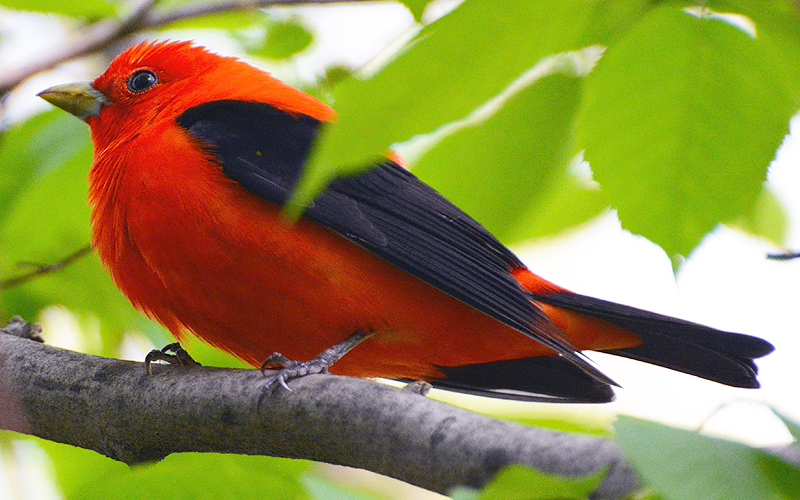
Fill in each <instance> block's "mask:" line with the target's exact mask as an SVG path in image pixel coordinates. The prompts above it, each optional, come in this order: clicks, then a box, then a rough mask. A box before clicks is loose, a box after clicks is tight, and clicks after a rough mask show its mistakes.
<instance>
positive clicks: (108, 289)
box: [0, 0, 800, 500]
mask: <svg viewBox="0 0 800 500" xmlns="http://www.w3.org/2000/svg"><path fill="white" fill-rule="evenodd" d="M256 3H257V2H242V3H236V2H233V3H230V4H226V3H223V2H216V3H205V2H197V1H190V0H162V1H149V2H143V3H142V2H139V3H136V4H131V3H129V2H123V1H114V0H71V1H69V2H64V1H61V0H0V6H1V7H2V9H4V10H0V16H3V15H8V14H9V13H10V12H13V11H30V12H37V13H40V15H41V16H47V17H48V18H49V19H50V20H51V21H52V19H53V18H57V19H59V20H60V21H61V22H62V23H63V25H64V26H66V29H68V30H69V31H70V33H72V36H73V38H74V39H75V40H78V42H77V43H76V45H80V40H81V36H82V33H84V32H86V30H92V29H97V28H98V27H100V26H103V25H104V24H103V23H105V25H108V26H112V27H114V26H116V28H115V29H111V30H110V31H108V35H107V36H106V38H105V39H103V40H102V42H101V43H98V44H96V45H97V46H96V47H90V48H87V49H86V50H84V51H82V52H80V51H78V52H76V54H78V55H86V56H90V60H91V61H93V62H92V63H91V64H92V67H94V68H97V69H98V72H99V71H102V68H103V67H104V64H106V63H107V62H108V61H109V60H110V58H111V57H113V56H114V55H115V54H116V53H117V52H118V51H120V50H122V49H124V48H126V47H127V46H129V45H130V44H132V43H134V42H135V41H138V40H141V39H145V38H150V39H153V38H159V37H164V36H166V34H171V33H175V32H176V30H198V31H197V33H200V35H198V36H197V37H196V38H197V39H198V40H201V41H202V40H203V38H204V37H212V38H213V37H220V36H221V37H225V38H226V39H227V40H230V41H232V42H233V43H236V44H238V46H239V47H240V51H241V52H240V53H241V54H242V55H246V58H247V59H248V60H250V61H254V62H256V63H258V62H259V61H261V62H262V63H264V64H267V65H268V64H270V63H279V64H281V65H282V67H284V68H286V67H287V66H288V67H290V66H291V65H292V64H293V61H295V60H296V58H297V57H298V55H302V54H303V53H304V52H305V51H308V50H309V47H313V46H314V44H315V33H314V32H313V30H312V29H310V28H309V27H308V26H307V25H306V24H305V23H304V21H303V18H302V17H301V16H286V15H284V14H281V15H277V14H276V12H277V11H276V10H274V9H263V10H258V9H256V8H255V7H254V5H255V4H256ZM268 3H269V2H264V6H266V5H267V4H268ZM402 4H403V5H405V7H407V9H408V11H409V12H411V14H412V15H413V19H414V21H413V23H412V24H410V25H409V27H408V29H407V30H406V32H405V33H404V34H403V35H402V36H401V37H399V38H398V39H396V40H395V41H394V43H393V44H392V45H391V47H388V48H386V49H384V50H383V51H382V52H381V53H380V55H379V56H377V57H376V58H375V59H373V60H372V61H371V62H370V64H368V65H367V66H365V67H363V68H352V67H346V66H332V67H329V68H327V71H326V72H325V73H324V74H322V75H320V76H319V77H317V78H316V79H310V80H309V79H306V80H302V79H298V81H292V82H291V83H292V84H295V85H302V86H303V87H304V88H305V90H307V91H308V92H310V93H312V94H314V95H317V96H319V97H320V98H322V99H324V100H326V101H327V102H329V103H331V104H332V105H333V106H334V107H335V108H336V110H337V112H338V120H337V123H336V125H335V126H332V127H329V128H328V129H327V130H326V131H325V133H324V134H323V136H322V138H321V141H320V143H319V145H318V147H317V148H316V149H315V151H314V152H313V155H312V158H311V162H310V165H311V168H310V169H309V170H308V172H307V174H308V175H307V176H306V177H305V178H304V182H303V183H302V185H301V188H300V189H299V190H298V192H297V193H296V196H295V201H296V202H297V205H296V206H302V203H303V202H305V201H307V200H308V199H310V198H311V197H313V195H314V194H315V193H316V192H318V190H319V189H321V187H323V186H324V184H325V182H326V181H327V180H329V179H330V178H332V177H333V176H336V175H346V174H347V173H348V172H351V171H356V170H358V169H359V168H363V167H364V166H365V165H368V164H369V163H370V162H371V161H372V160H373V159H374V158H375V157H377V156H378V155H380V154H382V153H383V152H385V151H386V150H387V149H388V148H389V147H393V148H395V149H396V150H398V151H399V152H401V153H402V154H403V155H404V156H405V157H406V158H407V159H408V160H409V164H410V167H411V168H412V169H413V171H414V172H415V173H416V174H417V175H418V176H420V177H421V178H422V179H423V180H424V181H426V182H428V183H429V184H431V185H432V186H434V187H435V188H436V189H437V190H439V191H440V192H442V193H443V194H444V195H446V196H447V197H448V198H450V199H451V200H452V201H453V202H454V203H456V204H457V205H458V206H460V207H461V208H463V209H465V210H466V211H467V212H468V213H470V214H471V215H472V216H474V217H475V218H476V219H477V220H478V221H480V222H481V223H482V224H484V225H485V226H486V227H487V228H489V229H490V230H491V231H492V232H494V233H495V234H496V235H497V236H498V237H499V238H500V239H501V240H503V241H504V242H506V243H508V244H512V243H519V242H521V241H525V240H528V239H530V238H534V237H540V236H545V235H551V234H555V233H558V232H561V231H564V230H566V229H569V228H572V227H576V226H578V225H580V224H582V223H584V222H586V221H588V220H590V219H592V218H594V217H596V216H597V215H598V214H601V213H603V212H605V211H607V210H609V209H615V210H616V211H617V214H618V216H619V219H620V221H621V223H622V226H623V228H626V229H629V230H630V231H632V232H635V233H637V234H641V235H643V236H645V237H647V238H648V239H650V240H651V241H653V242H655V243H656V244H658V245H660V246H661V247H662V248H663V249H664V250H665V251H666V252H667V254H668V255H670V256H671V257H673V259H674V260H673V262H675V263H676V264H675V265H676V267H677V266H678V265H679V263H680V262H681V257H682V256H686V255H688V254H689V253H690V252H691V251H692V249H693V248H695V247H696V246H697V245H698V243H699V242H700V240H701V239H702V238H703V237H704V236H705V235H706V234H707V233H708V232H709V231H711V230H712V229H714V228H715V227H716V226H717V225H719V224H727V225H731V226H735V227H739V228H741V229H742V230H744V231H747V232H750V233H752V234H754V235H757V236H759V237H762V238H765V239H767V240H769V241H772V242H775V243H777V244H780V243H781V242H782V241H783V238H784V236H785V233H786V224H787V221H786V215H785V212H784V210H783V208H782V206H781V204H780V201H779V200H778V199H777V198H776V197H775V195H774V194H772V192H771V191H770V189H769V188H768V187H767V186H766V185H765V179H766V172H767V167H768V165H769V163H770V161H771V160H772V159H773V157H774V155H775V151H776V149H777V148H778V146H779V145H780V144H781V142H782V140H783V138H784V136H785V135H786V134H787V133H788V122H789V119H790V117H791V116H792V115H793V114H794V113H795V112H796V111H797V109H798V107H799V106H798V104H799V103H800V78H798V75H800V57H798V56H800V13H799V11H798V5H797V4H796V3H795V2H793V1H790V0H731V1H708V2H702V3H701V4H692V3H691V2H687V1H682V2H681V1H648V0H619V1H600V0H594V1H593V0H564V1H555V0H493V1H491V2H489V1H480V0H466V1H464V2H463V3H458V2H443V1H441V0H437V2H435V5H430V6H429V5H428V4H429V2H428V1H426V0H406V1H404V2H402ZM434 7H435V8H434ZM134 14H135V15H134ZM201 14H203V15H201ZM122 26H124V28H121V27H122ZM211 32H213V33H214V34H213V36H212V35H210V34H209V33H211ZM0 36H2V33H0ZM87 36H88V35H87ZM187 36H188V35H187ZM0 43H2V39H0ZM87 47H88V45H87ZM379 49H380V48H379V47H378V48H375V52H376V53H378V52H379ZM2 64H3V65H5V63H2ZM52 65H53V64H51V65H50V66H52ZM15 74H18V73H15V72H13V71H9V72H6V80H4V84H5V87H4V88H5V89H7V90H8V89H11V88H14V87H15V86H16V85H17V84H19V83H20V81H21V79H22V78H21V77H20V78H19V79H18V80H17V81H15V80H14V79H13V77H14V75H15ZM21 75H22V76H28V75H26V74H24V73H22V74H21ZM587 161H588V164H587V163H586V162H587ZM90 163H91V143H90V139H89V133H88V130H87V128H86V126H85V125H84V124H82V123H80V121H78V120H75V119H74V118H72V117H69V116H66V115H65V114H64V113H63V112H61V111H48V112H44V113H40V114H35V115H34V116H29V117H26V118H25V119H24V120H18V121H14V122H13V123H12V122H9V121H7V120H4V128H3V130H2V136H0V280H3V281H0V284H2V285H5V286H3V288H2V289H0V317H2V318H3V319H4V320H7V319H8V318H9V317H10V316H11V315H14V314H20V315H22V316H24V317H25V318H26V319H28V320H34V319H37V318H38V319H40V320H41V321H43V322H45V323H46V322H47V321H54V320H53V318H59V317H62V318H63V317H67V318H68V319H69V320H70V321H72V322H73V323H74V324H75V330H76V331H78V332H80V334H79V335H78V337H79V338H78V339H77V340H76V339H75V338H73V339H71V340H70V339H66V340H64V339H62V342H61V343H62V344H66V345H71V346H73V347H75V348H78V349H81V350H83V351H87V352H92V353H96V354H101V355H107V356H120V355H123V354H124V353H126V352H129V353H130V352H132V353H134V354H133V357H136V355H137V354H136V353H141V352H146V350H147V349H148V348H149V346H153V345H155V346H161V345H164V344H166V343H168V342H169V341H170V337H169V335H168V334H167V333H166V332H164V331H163V330H162V329H161V328H160V327H158V326H156V325H154V324H153V323H151V322H149V321H148V320H146V319H145V318H143V317H142V316H141V315H140V314H138V313H137V312H136V311H135V310H133V308H132V307H131V306H130V304H129V303H128V302H127V300H126V299H125V298H124V297H123V296H122V295H121V294H120V293H119V292H118V291H117V290H116V288H115V287H114V285H113V283H112V282H111V280H110V279H109V277H108V275H107V273H106V272H105V270H104V269H102V266H101V265H100V263H99V261H98V259H97V258H96V256H95V255H89V256H86V257H83V258H80V259H78V260H77V261H76V262H74V263H71V264H69V265H68V266H65V267H64V268H63V269H61V270H59V271H58V272H53V273H45V274H43V275H41V276H39V277H37V278H35V279H30V280H26V281H24V283H22V284H18V285H14V286H11V283H10V282H8V281H6V280H7V279H8V278H11V277H13V276H16V275H20V274H25V273H27V272H30V271H32V270H36V269H38V268H40V266H42V265H45V264H51V263H54V262H59V260H60V259H63V258H64V257H65V256H66V255H69V254H71V253H72V252H74V251H76V250H78V249H80V248H82V247H84V246H85V245H87V243H88V241H89V232H90V226H89V209H88V206H87V204H86V201H85V200H86V174H87V172H88V168H89V165H90ZM589 165H590V167H589ZM45 334H46V336H47V338H48V340H50V339H52V338H53V337H58V335H59V333H58V331H47V330H46V331H45ZM56 343H59V342H56ZM126 349H127V350H126ZM189 350H190V351H191V352H192V353H193V355H194V356H195V357H197V358H198V359H199V360H200V361H201V362H203V363H205V364H213V365H227V366H242V365H241V363H240V362H238V361H237V360H235V359H232V358H230V357H228V356H226V355H225V354H223V353H220V352H218V351H216V350H213V349H210V348H208V347H206V346H203V345H201V344H199V343H193V344H192V345H190V346H189ZM526 423H529V424H533V425H544V426H548V427H553V428H556V429H559V430H566V431H570V432H591V433H598V432H600V433H602V434H608V435H615V436H617V439H618V442H619V444H620V445H621V446H623V448H624V449H625V450H626V451H627V453H629V456H630V457H631V460H632V461H633V463H634V464H635V465H636V467H637V468H638V470H639V471H640V472H641V474H642V475H643V477H644V479H645V482H646V484H647V485H648V486H650V487H652V488H655V489H648V490H645V491H643V492H641V493H640V494H639V496H638V498H645V497H646V498H665V499H672V498H675V499H684V498H686V499H689V498H691V499H695V500H700V499H705V498H709V499H710V498H726V499H736V498H742V499H745V498H746V499H752V498H761V499H767V498H770V499H772V498H774V499H788V498H800V493H798V492H800V486H799V485H800V479H799V478H798V477H799V476H798V474H799V473H798V471H797V470H796V469H792V468H791V467H789V466H787V465H786V464H785V463H783V462H781V461H780V460H777V459H773V458H770V457H768V456H767V455H765V454H764V453H763V452H761V451H759V450H757V449H753V448H750V447H747V446H744V445H738V444H735V443H730V442H725V441H721V440H718V439H712V438H708V437H705V436H701V435H699V434H697V433H688V432H685V431H677V430H675V429H670V428H667V427H664V426H660V425H657V424H653V423H649V422H641V421H636V420H633V419H623V420H621V421H620V422H619V423H618V424H617V427H616V428H615V429H613V430H612V429H611V428H609V426H608V425H607V423H603V424H598V423H596V422H595V423H593V422H575V421H564V420H553V419H549V418H540V419H533V420H531V419H527V420H526ZM787 425H788V426H789V427H790V429H791V430H793V435H794V437H795V438H797V436H798V432H797V427H796V426H794V425H793V424H792V423H791V422H788V421H787ZM20 440H23V441H25V440H26V438H23V437H21V436H17V435H11V434H8V433H6V434H0V450H2V454H1V455H0V457H2V463H3V465H4V466H5V468H6V471H7V473H6V476H7V477H8V478H9V479H8V484H7V485H6V486H7V489H8V491H1V490H0V497H3V498H30V496H28V493H26V492H28V491H29V489H28V486H26V485H25V484H23V483H24V481H23V480H22V479H21V478H23V477H26V476H24V475H19V474H17V473H16V472H15V471H16V470H17V469H15V467H16V466H18V465H19V464H20V463H21V462H20V460H22V458H20V457H22V456H23V455H24V453H21V452H20V450H21V449H24V447H23V448H21V447H20V442H21V441H20ZM39 446H40V447H41V449H43V450H44V452H45V453H46V457H47V459H46V460H45V462H46V463H49V464H51V466H52V478H53V480H54V481H55V482H54V487H53V490H52V491H51V492H50V493H49V495H50V496H47V494H45V496H43V497H42V498H53V497H54V498H59V497H60V498H66V499H79V498H80V499H91V498H104V499H117V498H118V499H123V498H141V497H143V496H153V497H159V498H174V499H182V498H187V499H188V498H192V499H198V498H216V499H219V498H243V497H253V496H261V497H269V498H276V499H284V498H285V499H306V498H308V499H343V498H355V499H379V498H423V492H420V491H418V490H416V491H414V492H413V493H409V492H407V491H405V490H399V489H397V488H398V487H396V485H394V486H389V487H369V488H368V487H366V486H364V485H363V484H362V485H360V486H358V485H357V486H354V485H353V483H352V481H349V480H345V479H342V477H341V475H342V474H341V472H332V469H325V468H320V467H317V466H315V465H313V464H310V463H307V462H304V461H298V460H281V459H273V458H268V457H238V456H220V455H198V454H185V455H177V456H170V457H168V458H167V459H166V460H164V461H162V462H160V463H158V464H152V465H145V466H137V467H134V468H128V467H126V466H124V465H122V464H119V463H115V462H112V461H110V460H108V459H106V458H104V457H102V456H99V455H97V454H94V453H92V452H88V451H85V450H79V449H75V448H71V447H67V446H63V445H58V444H54V443H46V442H41V443H39ZM669 446H672V447H676V450H674V451H673V452H672V453H666V452H665V449H666V448H667V447H669ZM687 449H690V450H692V454H693V456H695V457H699V458H700V459H702V460H700V459H698V460H692V461H688V462H686V461H683V460H682V459H681V457H685V456H686V455H685V453H686V450H687ZM681 450H683V451H681ZM720 453H722V455H720ZM15 464H16V465H15ZM48 467H49V466H48ZM45 471H50V469H48V468H47V467H45ZM692 471H693V472H694V473H695V476H696V477H693V476H691V475H689V473H690V472H692ZM46 475H47V474H45V476H46ZM732 477H737V478H745V479H746V480H744V479H742V480H741V481H739V482H735V483H731V478H732ZM598 479H599V478H580V479H579V480H576V481H563V480H561V481H560V480H557V479H555V478H542V477H541V475H537V474H536V473H534V472H533V471H528V470H524V469H523V468H513V470H509V471H507V472H505V473H504V474H502V475H500V476H498V478H497V480H496V481H495V482H494V483H493V484H492V485H490V486H488V487H487V488H486V489H485V490H484V491H483V492H476V491H471V490H464V489H461V490H459V491H456V492H453V498H457V499H467V498H469V499H478V498H485V499H495V498H497V499H500V498H503V499H510V498H525V499H532V498H584V497H585V496H586V494H587V492H588V491H591V488H592V486H593V485H594V484H596V481H597V480H598ZM15 482H19V483H18V484H14V483H15ZM392 484H393V483H392ZM687 484H691V485H695V486H697V487H695V488H689V487H687ZM732 485H735V487H734V486H732ZM357 490H358V491H357ZM387 491H388V492H392V491H394V492H395V493H387ZM398 491H401V493H397V492H398ZM720 491H723V492H725V493H724V494H723V495H720V494H719V492H720Z"/></svg>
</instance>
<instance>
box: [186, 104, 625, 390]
mask: <svg viewBox="0 0 800 500" xmlns="http://www.w3.org/2000/svg"><path fill="white" fill-rule="evenodd" d="M178 124H179V125H181V126H182V127H183V128H185V129H186V130H187V131H188V133H189V134H190V135H192V136H193V137H196V138H197V139H199V140H201V141H202V142H203V143H204V145H205V146H206V147H209V148H210V149H212V150H213V152H214V153H215V155H216V156H217V157H218V158H219V160H220V163H221V165H222V168H223V171H224V172H225V174H226V175H228V176H229V177H231V178H232V179H234V180H236V181H237V182H239V183H240V184H241V185H242V186H243V187H244V188H245V189H247V190H248V191H251V192H253V193H254V194H256V195H258V196H260V197H262V198H265V199H267V200H270V201H272V202H274V203H276V204H279V205H282V204H284V203H285V202H286V200H287V199H288V197H289V196H290V194H291V191H292V189H293V188H294V186H295V184H296V183H297V181H298V179H299V177H300V174H301V172H302V168H303V166H304V163H305V159H306V156H307V155H308V153H309V151H310V148H311V145H312V143H313V140H314V138H315V137H316V133H317V130H318V128H319V125H320V124H319V122H318V121H317V120H314V119H313V118H310V117H308V116H303V115H301V116H293V115H290V114H288V113H285V112H283V111H280V110H277V109H275V108H273V107H272V106H269V105H267V104H263V103H256V102H244V101H214V102H210V103H206V104H202V105H199V106H196V107H193V108H191V109H189V110H187V111H186V112H184V113H183V114H182V115H181V116H180V117H179V118H178ZM304 216H305V217H307V218H309V219H311V220H313V221H315V222H318V223H319V224H321V225H324V226H326V227H328V228H330V229H332V230H333V231H335V232H336V233H338V234H340V235H342V236H344V237H345V238H347V239H349V240H351V241H353V242H355V243H356V244H358V245H360V246H362V247H364V248H366V249H368V250H369V251H370V252H372V253H374V254H375V255H377V256H379V257H381V258H383V259H385V260H387V261H389V262H391V263H392V264H394V265H395V266H397V267H399V268H400V269H402V270H404V271H406V272H408V273H410V274H412V275H414V276H416V277H417V278H420V279H421V280H423V281H425V282H427V283H430V284H431V285H433V286H435V287H436V288H438V289H440V290H442V291H443V292H445V293H447V294H449V295H451V296H453V297H455V298H456V299H459V300H461V301H462V302H464V303H466V304H468V305H470V306H471V307H474V308H475V309H478V310H479V311H481V312H483V313H485V314H487V315H489V316H491V317H493V318H495V319H497V320H498V321H501V322H502V323H504V324H506V325H508V326H510V327H512V328H514V329H516V330H518V331H520V332H521V333H524V334H525V335H528V336H530V337H532V338H534V339H536V340H537V341H539V342H541V343H542V344H544V345H546V346H547V347H550V348H551V349H553V350H554V351H555V352H556V353H558V354H560V355H561V356H563V357H564V358H566V359H568V360H570V361H572V362H573V363H575V364H576V365H577V366H579V367H580V368H581V369H582V370H584V371H586V372H587V373H589V374H591V375H592V376H593V377H595V378H596V379H598V380H599V381H601V382H603V383H613V382H612V381H611V380H610V379H608V378H607V377H605V376H604V375H603V374H602V373H600V372H599V371H598V370H597V369H596V368H594V367H593V366H592V365H591V364H590V363H589V362H588V361H587V360H585V358H583V357H582V356H581V355H580V354H579V353H578V352H577V350H576V349H575V348H574V347H573V346H571V345H570V344H569V343H568V342H567V341H566V340H564V339H563V338H562V337H561V336H560V333H559V331H558V330H557V329H556V328H555V327H554V326H552V324H551V322H550V320H549V319H548V318H547V316H546V315H544V314H543V313H542V312H541V311H540V310H539V309H538V308H537V307H536V306H535V305H534V304H533V303H532V302H531V297H530V295H529V294H528V293H527V290H525V289H524V288H523V287H522V285H520V283H519V282H518V281H517V280H516V279H514V277H513V276H512V275H511V274H510V271H511V270H513V269H515V268H519V267H522V266H523V264H522V263H521V262H520V261H519V259H518V258H517V257H516V256H515V255H514V254H513V253H512V252H511V251H510V250H508V249H507V248H506V247H505V246H504V245H503V244H502V243H500V242H499V241H498V240H497V239H496V238H495V237H494V236H492V235H491V234H490V233H489V232H488V231H487V230H486V229H484V228H483V226H481V225H480V224H478V223H477V222H476V221H475V220H473V219H472V218H471V217H469V216H468V215H467V214H465V213H464V212H463V211H461V210H460V209H458V208H457V207H456V206H455V205H453V204H452V203H450V202H449V201H448V200H447V199H446V198H444V197H443V196H441V195H440V194H439V193H437V192H436V191H435V190H433V189H432V188H431V187H429V186H428V185H426V184H424V183H423V182H421V181H420V180H418V179H417V178H416V177H415V176H414V175H413V174H411V173H410V172H408V171H407V170H405V169H404V168H402V167H401V166H399V165H397V164H395V163H393V162H391V161H388V160H387V161H385V162H384V163H381V164H379V165H376V166H375V167H373V168H371V169H369V170H367V171H365V172H363V173H361V174H357V175H353V176H349V177H343V178H340V179H337V180H335V181H333V182H332V183H331V184H330V185H329V186H328V188H327V189H326V190H325V191H324V192H323V193H321V194H320V195H319V196H318V197H317V198H316V199H315V200H314V202H313V203H312V205H311V206H310V207H308V208H307V209H306V211H305V212H304Z"/></svg>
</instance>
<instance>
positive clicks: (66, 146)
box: [0, 110, 85, 220]
mask: <svg viewBox="0 0 800 500" xmlns="http://www.w3.org/2000/svg"><path fill="white" fill-rule="evenodd" d="M74 125H75V123H74V119H71V118H70V117H68V116H67V115H65V114H64V113H63V112H61V111H55V110H54V111H51V112H49V113H42V114H40V115H36V116H34V117H32V118H30V119H29V120H27V121H25V122H23V123H21V124H18V125H16V126H14V127H13V128H11V129H9V130H6V131H5V132H3V135H2V136H0V206H3V207H8V206H10V205H11V204H13V203H14V200H16V198H17V197H18V196H19V195H20V194H21V193H22V192H23V191H24V189H25V187H26V186H27V185H28V184H29V183H30V182H32V181H33V180H34V179H35V178H37V177H43V176H45V175H47V173H48V172H50V171H52V170H53V169H54V168H56V167H57V166H58V165H60V164H61V163H62V162H64V161H65V159H67V158H69V157H70V156H72V155H74V154H75V152H76V149H75V148H76V147H80V145H81V144H82V143H81V141H82V140H84V139H85V133H80V132H76V131H77V129H76V128H75V127H74ZM83 132H85V131H83ZM73 133H75V134H77V135H78V136H79V137H80V139H79V140H77V141H76V140H74V139H75V138H76V137H75V136H72V137H71V136H70V134H73ZM52 136H59V137H64V138H65V140H64V142H63V146H62V147H60V148H53V143H52V142H51V141H50V140H49V138H50V137H52ZM7 213H8V212H7V211H6V210H3V211H0V220H1V219H3V218H5V217H6V216H7Z"/></svg>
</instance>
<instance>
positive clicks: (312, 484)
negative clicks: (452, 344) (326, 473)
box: [300, 474, 382, 500]
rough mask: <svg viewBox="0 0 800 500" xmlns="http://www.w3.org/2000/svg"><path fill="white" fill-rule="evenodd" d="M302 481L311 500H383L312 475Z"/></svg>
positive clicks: (307, 475)
mask: <svg viewBox="0 0 800 500" xmlns="http://www.w3.org/2000/svg"><path fill="white" fill-rule="evenodd" d="M300 481H301V482H302V483H303V485H305V487H306V491H307V492H308V496H309V499H310V500H381V498H382V497H379V496H376V495H372V494H367V493H364V492H361V491H354V490H353V489H351V488H345V487H343V486H339V485H337V484H333V483H332V482H331V481H330V480H327V479H323V478H321V477H319V476H315V475H311V474H306V475H304V476H303V477H302V478H301V480H300Z"/></svg>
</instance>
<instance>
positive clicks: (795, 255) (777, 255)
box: [767, 252, 800, 260]
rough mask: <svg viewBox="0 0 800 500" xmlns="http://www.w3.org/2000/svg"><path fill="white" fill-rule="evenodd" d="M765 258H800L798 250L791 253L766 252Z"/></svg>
mask: <svg viewBox="0 0 800 500" xmlns="http://www.w3.org/2000/svg"><path fill="white" fill-rule="evenodd" d="M767 258H768V259H771V260H792V259H797V258H800V252H791V253H768V254H767Z"/></svg>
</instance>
